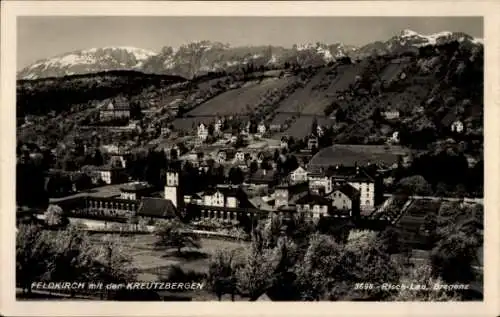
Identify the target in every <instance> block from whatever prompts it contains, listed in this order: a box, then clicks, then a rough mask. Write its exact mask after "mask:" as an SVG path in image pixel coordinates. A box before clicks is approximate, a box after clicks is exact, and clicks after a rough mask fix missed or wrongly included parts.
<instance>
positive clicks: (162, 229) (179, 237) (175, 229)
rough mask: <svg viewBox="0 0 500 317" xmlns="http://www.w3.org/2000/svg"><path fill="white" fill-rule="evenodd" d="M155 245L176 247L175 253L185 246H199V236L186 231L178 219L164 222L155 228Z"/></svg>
mask: <svg viewBox="0 0 500 317" xmlns="http://www.w3.org/2000/svg"><path fill="white" fill-rule="evenodd" d="M155 235H156V242H155V246H156V247H158V248H176V249H177V253H179V254H180V253H181V249H182V248H185V247H192V248H197V249H198V248H200V247H201V243H200V238H199V237H198V236H197V235H195V234H193V233H191V232H188V231H187V230H186V229H185V228H184V225H182V223H181V222H179V221H169V222H164V223H162V224H160V225H159V226H157V228H156V232H155Z"/></svg>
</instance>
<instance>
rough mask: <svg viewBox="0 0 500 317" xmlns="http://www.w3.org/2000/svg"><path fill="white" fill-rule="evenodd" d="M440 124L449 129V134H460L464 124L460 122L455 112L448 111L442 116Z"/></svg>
mask: <svg viewBox="0 0 500 317" xmlns="http://www.w3.org/2000/svg"><path fill="white" fill-rule="evenodd" d="M441 124H442V125H443V126H444V127H447V128H448V129H450V131H451V132H456V133H462V132H463V131H464V124H463V122H462V121H460V119H459V117H458V115H457V113H456V111H450V112H449V113H448V114H447V115H446V116H444V118H443V119H442V120H441Z"/></svg>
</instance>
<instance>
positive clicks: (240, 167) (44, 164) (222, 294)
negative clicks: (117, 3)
mask: <svg viewBox="0 0 500 317" xmlns="http://www.w3.org/2000/svg"><path fill="white" fill-rule="evenodd" d="M163 14H168V13H163ZM16 27H17V32H16V38H17V43H16V64H15V65H11V67H15V68H16V84H15V89H16V93H15V95H16V96H15V98H16V101H15V118H16V120H17V121H16V124H15V127H16V141H15V151H16V152H15V161H14V162H13V164H12V167H11V168H12V169H14V164H15V182H14V181H13V182H12V186H14V187H15V206H16V212H15V219H16V223H15V228H16V229H15V231H14V233H13V234H14V235H15V261H16V264H15V272H12V274H13V275H15V297H16V301H17V302H19V301H21V302H26V303H28V302H39V301H45V302H47V301H50V302H57V301H64V302H67V301H115V302H116V301H157V302H165V301H170V302H172V301H193V302H194V301H198V302H199V301H205V302H206V301H216V302H262V301H265V302H280V301H281V302H283V301H293V302H319V301H321V302H346V301H347V302H358V301H364V302H457V301H458V302H482V301H483V300H484V296H485V295H484V294H485V289H484V282H485V281H484V278H483V271H484V267H483V264H484V255H483V253H484V223H485V222H484V214H485V208H484V205H485V203H484V190H485V179H484V178H485V176H484V175H485V167H484V160H485V155H484V151H485V149H484V140H485V130H484V117H485V116H484V113H485V111H484V110H485V107H484V104H485V96H484V86H485V79H484V74H485V67H484V60H485V56H484V55H485V53H484V48H485V43H486V42H485V40H484V39H485V24H484V18H483V17H481V16H432V17H431V16H410V15H409V16H375V15H374V16H316V17H314V16H234V17H232V16H168V15H162V16H130V15H129V16H77V15H75V16H59V15H52V16H50V15H39V16H36V15H30V16H18V17H17V18H16ZM13 111H14V110H13ZM12 117H13V115H12ZM14 183H15V185H14ZM8 212H10V211H8ZM497 251H498V250H497ZM12 260H13V258H12Z"/></svg>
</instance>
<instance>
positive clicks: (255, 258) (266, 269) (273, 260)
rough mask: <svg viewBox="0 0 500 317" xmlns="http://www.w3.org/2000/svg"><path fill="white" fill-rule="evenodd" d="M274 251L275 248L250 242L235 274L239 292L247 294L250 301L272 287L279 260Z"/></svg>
mask: <svg viewBox="0 0 500 317" xmlns="http://www.w3.org/2000/svg"><path fill="white" fill-rule="evenodd" d="M254 241H255V240H254ZM276 251H277V250H276V249H266V248H261V246H260V245H258V244H257V243H255V242H252V244H251V246H250V249H249V250H248V253H247V254H246V257H245V261H244V264H243V266H241V267H240V268H239V269H238V271H237V274H236V276H237V281H238V290H239V292H240V293H241V294H245V295H247V296H248V297H249V300H250V301H255V300H257V299H258V298H259V297H260V296H261V295H262V294H264V293H265V292H267V291H268V290H269V289H270V288H271V287H272V285H273V283H274V278H275V274H274V273H275V269H276V267H277V265H278V261H279V255H278V254H277V252H276Z"/></svg>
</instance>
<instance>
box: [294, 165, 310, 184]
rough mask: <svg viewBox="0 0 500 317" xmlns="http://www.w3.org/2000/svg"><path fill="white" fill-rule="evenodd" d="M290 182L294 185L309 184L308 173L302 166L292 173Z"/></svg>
mask: <svg viewBox="0 0 500 317" xmlns="http://www.w3.org/2000/svg"><path fill="white" fill-rule="evenodd" d="M290 181H291V182H292V183H293V184H298V183H302V182H307V171H306V170H305V169H304V168H303V167H302V166H299V167H297V168H296V169H295V170H293V171H292V172H290Z"/></svg>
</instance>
